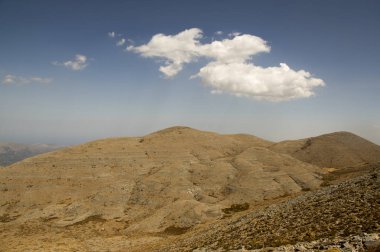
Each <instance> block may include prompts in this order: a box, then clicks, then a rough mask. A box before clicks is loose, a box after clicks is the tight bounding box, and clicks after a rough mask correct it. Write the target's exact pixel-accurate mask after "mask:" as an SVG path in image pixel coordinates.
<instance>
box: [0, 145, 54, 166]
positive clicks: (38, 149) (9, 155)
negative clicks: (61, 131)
mask: <svg viewBox="0 0 380 252" xmlns="http://www.w3.org/2000/svg"><path fill="white" fill-rule="evenodd" d="M58 148H59V147H58V146H55V145H48V144H17V143H7V142H0V167H1V166H7V165H10V164H13V163H16V162H18V161H20V160H23V159H25V158H28V157H32V156H35V155H38V154H41V153H44V152H48V151H52V150H55V149H58Z"/></svg>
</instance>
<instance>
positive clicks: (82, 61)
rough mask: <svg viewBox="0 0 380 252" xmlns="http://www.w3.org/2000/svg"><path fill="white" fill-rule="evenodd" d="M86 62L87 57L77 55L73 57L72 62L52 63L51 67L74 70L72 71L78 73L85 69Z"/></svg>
mask: <svg viewBox="0 0 380 252" xmlns="http://www.w3.org/2000/svg"><path fill="white" fill-rule="evenodd" d="M86 62H87V57H86V56H85V55H82V54H77V55H75V58H74V59H73V60H68V61H66V62H57V61H55V62H53V65H56V66H64V67H66V68H68V69H71V70H74V71H80V70H83V69H85V68H86V67H87V66H88V64H87V63H86Z"/></svg>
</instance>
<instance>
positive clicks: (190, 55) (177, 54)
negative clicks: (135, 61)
mask: <svg viewBox="0 0 380 252" xmlns="http://www.w3.org/2000/svg"><path fill="white" fill-rule="evenodd" d="M200 38H202V31H201V30H200V29H198V28H192V29H189V30H184V31H183V32H180V33H178V34H177V35H173V36H172V35H164V34H161V33H160V34H156V35H154V36H153V37H152V39H151V40H150V41H149V42H148V43H147V44H145V45H141V46H132V45H131V46H128V47H127V50H128V51H133V52H136V53H140V54H141V55H142V56H143V57H146V58H162V59H165V66H161V67H160V71H161V72H162V73H164V74H165V75H166V76H167V77H173V76H175V75H176V74H177V73H178V72H179V71H181V70H182V66H183V64H185V63H190V62H192V61H193V60H194V59H195V58H196V57H198V56H199V46H200V42H199V39H200Z"/></svg>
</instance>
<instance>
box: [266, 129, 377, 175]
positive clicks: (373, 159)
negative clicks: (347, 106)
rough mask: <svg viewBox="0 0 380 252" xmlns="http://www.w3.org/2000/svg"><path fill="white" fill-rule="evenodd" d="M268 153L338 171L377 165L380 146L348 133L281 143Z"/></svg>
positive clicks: (272, 147)
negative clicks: (275, 152)
mask: <svg viewBox="0 0 380 252" xmlns="http://www.w3.org/2000/svg"><path fill="white" fill-rule="evenodd" d="M270 149H271V150H273V151H277V152H280V153H284V154H289V155H291V156H292V157H294V158H297V159H299V160H301V161H304V162H307V163H310V164H313V165H317V166H319V167H332V168H338V169H340V168H348V167H356V166H363V165H368V164H375V163H378V162H380V146H378V145H376V144H374V143H371V142H369V141H367V140H365V139H364V138H361V137H359V136H356V135H354V134H352V133H349V132H336V133H331V134H326V135H321V136H317V137H311V138H307V139H301V140H295V141H283V142H280V143H276V144H274V145H272V146H271V147H270Z"/></svg>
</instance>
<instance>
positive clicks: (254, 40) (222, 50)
mask: <svg viewBox="0 0 380 252" xmlns="http://www.w3.org/2000/svg"><path fill="white" fill-rule="evenodd" d="M198 51H199V54H200V55H202V56H206V57H210V58H213V59H214V60H216V61H219V62H244V61H246V60H248V59H250V57H251V56H253V55H255V54H258V53H261V52H269V51H270V47H269V46H268V45H267V44H266V41H265V40H263V39H262V38H260V37H256V36H253V35H249V34H243V35H240V36H235V37H234V38H232V39H224V40H221V41H213V42H212V43H210V44H204V45H202V46H199V48H198Z"/></svg>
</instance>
